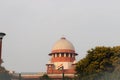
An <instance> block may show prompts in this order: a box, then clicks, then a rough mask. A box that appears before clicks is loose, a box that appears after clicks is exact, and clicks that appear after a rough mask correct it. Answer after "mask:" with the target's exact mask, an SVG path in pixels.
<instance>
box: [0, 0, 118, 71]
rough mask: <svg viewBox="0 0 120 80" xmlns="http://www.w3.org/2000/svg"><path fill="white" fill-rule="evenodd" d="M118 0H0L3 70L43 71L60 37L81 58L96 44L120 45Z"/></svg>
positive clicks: (77, 58) (78, 58)
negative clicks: (71, 45) (72, 47)
mask: <svg viewBox="0 0 120 80" xmlns="http://www.w3.org/2000/svg"><path fill="white" fill-rule="evenodd" d="M119 3H120V0H0V32H4V33H6V36H5V37H4V38H3V45H2V59H3V61H4V63H3V64H2V66H4V67H5V68H6V69H7V70H13V71H15V72H46V64H47V63H48V60H49V59H50V56H48V54H49V53H50V52H51V49H52V47H53V45H54V43H55V42H56V41H57V40H59V39H60V38H61V37H62V36H64V37H66V38H67V39H68V40H69V41H70V42H72V44H73V45H74V47H75V50H76V53H78V54H79V55H78V56H77V57H76V60H77V61H79V60H80V59H82V58H84V57H85V55H86V54H87V51H88V50H90V49H91V48H95V47H96V46H110V47H113V46H119V45H120V38H119V37H120V5H119Z"/></svg>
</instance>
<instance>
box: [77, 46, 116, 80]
mask: <svg viewBox="0 0 120 80" xmlns="http://www.w3.org/2000/svg"><path fill="white" fill-rule="evenodd" d="M113 56H114V51H113V49H112V48H111V47H104V46H102V47H95V48H92V49H90V50H88V54H87V55H86V57H85V58H83V59H82V60H80V61H79V62H78V63H77V66H76V69H75V70H76V72H77V74H78V76H79V77H80V79H81V80H88V79H89V80H97V79H98V78H99V77H101V76H102V75H103V74H102V73H104V72H112V71H113V70H114V66H113V61H112V60H111V59H112V58H113Z"/></svg>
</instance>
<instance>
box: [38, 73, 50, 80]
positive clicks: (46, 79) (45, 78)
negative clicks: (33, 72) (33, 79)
mask: <svg viewBox="0 0 120 80" xmlns="http://www.w3.org/2000/svg"><path fill="white" fill-rule="evenodd" d="M40 80H52V79H51V78H50V77H49V76H48V75H47V74H44V75H43V76H42V78H41V79H40Z"/></svg>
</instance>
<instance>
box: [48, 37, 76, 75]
mask: <svg viewBox="0 0 120 80" xmlns="http://www.w3.org/2000/svg"><path fill="white" fill-rule="evenodd" d="M76 55H78V54H77V53H75V48H74V46H73V45H72V43H71V42H70V41H68V40H67V39H66V38H65V37H62V38H61V39H60V40H58V41H57V42H56V43H55V44H54V46H53V48H52V51H51V53H50V54H49V56H51V59H50V61H49V62H48V64H46V65H47V74H62V71H61V70H58V68H59V67H61V66H62V67H64V73H65V74H74V73H75V70H74V68H75V64H76V60H75V57H76Z"/></svg>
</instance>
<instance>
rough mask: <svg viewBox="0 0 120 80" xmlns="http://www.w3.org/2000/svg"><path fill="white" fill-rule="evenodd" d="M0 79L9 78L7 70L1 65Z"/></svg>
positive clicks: (9, 79) (5, 79)
mask: <svg viewBox="0 0 120 80" xmlns="http://www.w3.org/2000/svg"><path fill="white" fill-rule="evenodd" d="M0 80H11V77H10V75H9V73H8V71H7V70H6V69H5V68H4V67H2V66H0Z"/></svg>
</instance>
